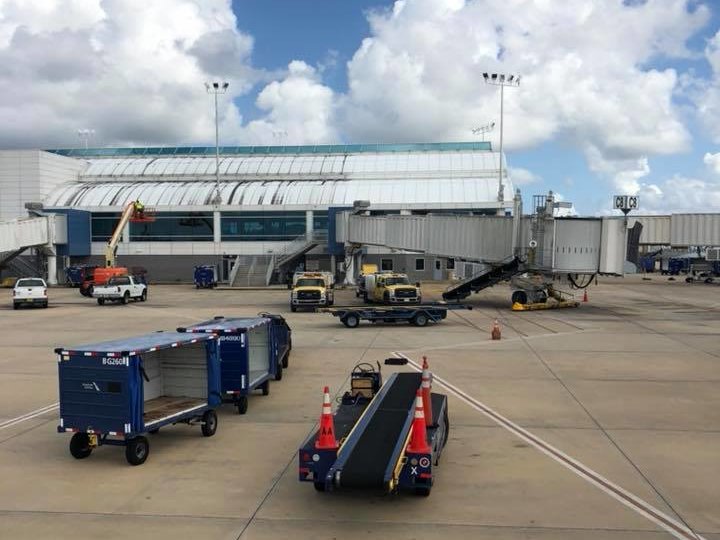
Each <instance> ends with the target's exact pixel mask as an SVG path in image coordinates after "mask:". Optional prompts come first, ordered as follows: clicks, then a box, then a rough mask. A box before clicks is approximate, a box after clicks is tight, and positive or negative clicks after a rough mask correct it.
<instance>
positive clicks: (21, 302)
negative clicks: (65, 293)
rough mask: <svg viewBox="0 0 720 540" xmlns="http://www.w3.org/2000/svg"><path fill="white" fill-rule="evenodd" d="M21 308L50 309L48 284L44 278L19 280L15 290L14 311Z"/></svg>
mask: <svg viewBox="0 0 720 540" xmlns="http://www.w3.org/2000/svg"><path fill="white" fill-rule="evenodd" d="M20 306H41V307H44V308H46V307H48V293H47V284H46V283H45V280H44V279H42V278H22V279H18V280H17V282H16V283H15V287H14V288H13V309H18V308H19V307H20Z"/></svg>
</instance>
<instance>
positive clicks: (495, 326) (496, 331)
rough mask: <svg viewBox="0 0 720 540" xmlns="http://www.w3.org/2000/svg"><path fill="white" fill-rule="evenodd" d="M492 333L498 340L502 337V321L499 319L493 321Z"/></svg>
mask: <svg viewBox="0 0 720 540" xmlns="http://www.w3.org/2000/svg"><path fill="white" fill-rule="evenodd" d="M490 335H491V336H492V338H493V339H496V340H497V339H500V337H501V334H500V323H499V322H498V320H497V319H495V322H494V323H493V327H492V331H491V332H490Z"/></svg>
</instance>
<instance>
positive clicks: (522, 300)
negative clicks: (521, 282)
mask: <svg viewBox="0 0 720 540" xmlns="http://www.w3.org/2000/svg"><path fill="white" fill-rule="evenodd" d="M527 300H528V299H527V293H526V292H525V291H515V292H514V293H512V296H511V297H510V301H511V302H512V303H513V304H522V305H523V306H524V305H525V304H527Z"/></svg>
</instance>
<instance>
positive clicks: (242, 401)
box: [236, 396, 248, 414]
mask: <svg viewBox="0 0 720 540" xmlns="http://www.w3.org/2000/svg"><path fill="white" fill-rule="evenodd" d="M236 405H237V410H238V414H245V413H246V412H247V410H248V398H247V396H240V398H239V399H238V400H237V403H236Z"/></svg>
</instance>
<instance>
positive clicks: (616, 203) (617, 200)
mask: <svg viewBox="0 0 720 540" xmlns="http://www.w3.org/2000/svg"><path fill="white" fill-rule="evenodd" d="M613 208H615V209H616V210H622V211H623V213H624V214H626V215H627V213H628V212H630V211H631V210H637V209H638V197H637V195H615V196H614V197H613Z"/></svg>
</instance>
